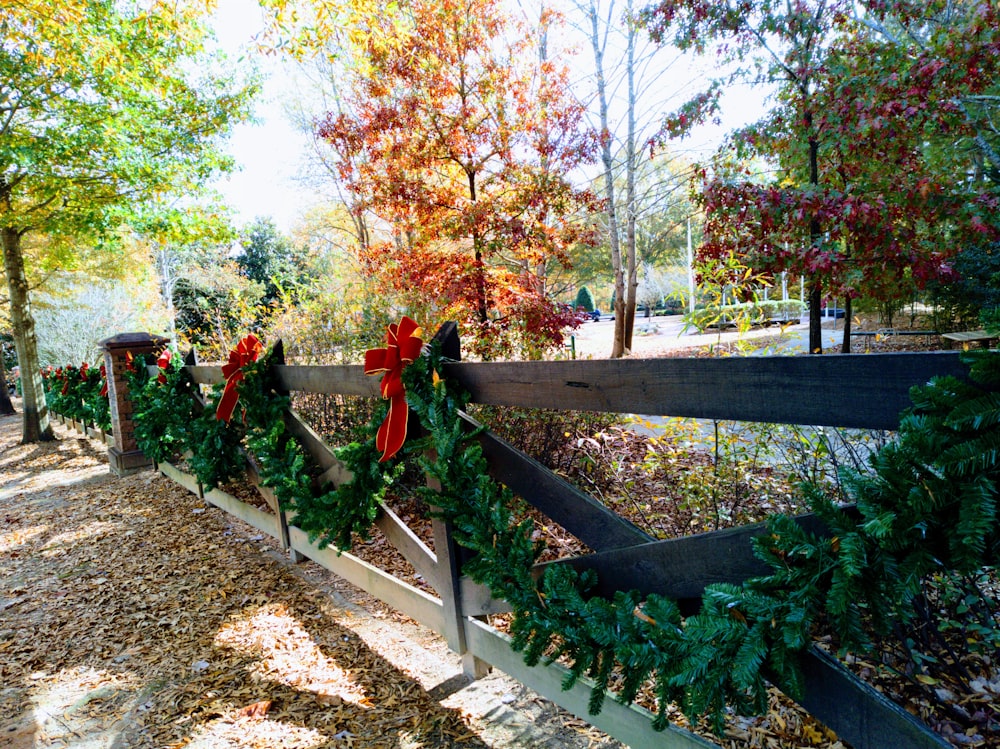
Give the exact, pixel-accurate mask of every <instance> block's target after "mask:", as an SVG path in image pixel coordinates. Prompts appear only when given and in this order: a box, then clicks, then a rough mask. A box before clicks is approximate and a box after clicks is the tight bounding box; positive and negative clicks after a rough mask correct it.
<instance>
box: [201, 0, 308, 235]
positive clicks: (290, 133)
mask: <svg viewBox="0 0 1000 749" xmlns="http://www.w3.org/2000/svg"><path fill="white" fill-rule="evenodd" d="M217 18H218V19H219V20H218V23H217V25H216V34H217V36H218V37H219V42H220V44H221V45H222V48H223V49H225V50H226V51H227V52H228V53H230V54H234V55H235V54H236V53H237V52H238V51H239V50H241V49H242V50H244V51H246V50H247V49H248V48H249V47H250V45H251V40H252V38H253V36H254V34H256V33H257V32H258V31H260V29H261V27H262V25H263V23H262V19H261V14H260V8H259V6H258V4H257V0H219V9H218V12H217ZM247 54H248V55H253V53H252V52H247ZM253 56H254V57H255V59H258V60H259V61H260V62H259V64H260V66H261V67H262V69H263V70H264V72H265V73H269V74H270V75H269V76H268V78H267V80H265V81H264V84H263V85H264V90H263V94H262V95H261V96H260V98H259V100H258V102H257V106H256V114H257V120H258V123H257V124H253V125H249V124H248V125H239V126H237V127H236V128H235V130H234V133H233V136H232V138H231V140H230V142H229V149H228V150H229V152H230V153H231V154H232V155H233V156H234V157H235V159H236V161H237V163H238V164H239V165H240V166H239V170H238V171H237V172H235V173H234V174H232V175H231V176H230V177H229V178H228V179H225V180H223V181H221V182H219V183H218V184H217V185H216V186H217V188H218V189H219V190H220V191H221V192H222V194H223V195H225V196H226V198H227V200H228V201H229V203H230V205H231V206H232V207H233V209H234V210H235V211H236V212H237V217H238V222H239V223H240V224H244V223H248V222H250V221H253V219H255V218H257V217H258V216H263V217H271V218H273V219H274V222H275V224H276V225H277V226H278V228H279V229H282V230H284V231H288V230H289V229H291V228H292V226H293V225H294V224H295V223H296V221H297V219H298V218H299V216H300V215H301V214H302V212H303V210H304V209H305V208H307V207H308V206H309V205H310V203H311V201H312V196H311V193H310V191H308V190H306V189H303V188H302V187H301V186H300V185H298V184H297V183H296V182H295V179H294V177H295V175H296V174H297V173H298V171H299V167H300V164H301V163H302V160H303V156H304V153H305V151H306V149H307V148H308V145H309V139H308V138H307V137H306V136H305V135H304V134H303V133H300V132H298V131H297V130H296V129H295V128H294V127H292V125H291V123H290V122H289V120H288V118H287V117H286V116H285V113H284V109H283V107H282V103H281V96H282V93H283V88H282V80H281V76H280V66H279V65H278V64H277V61H276V60H274V59H271V58H264V59H261V57H260V56H259V55H253Z"/></svg>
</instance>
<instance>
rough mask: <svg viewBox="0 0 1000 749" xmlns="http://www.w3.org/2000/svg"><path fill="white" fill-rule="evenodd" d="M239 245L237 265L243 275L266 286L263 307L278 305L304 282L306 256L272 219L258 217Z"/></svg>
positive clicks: (245, 231) (244, 229) (241, 236)
mask: <svg viewBox="0 0 1000 749" xmlns="http://www.w3.org/2000/svg"><path fill="white" fill-rule="evenodd" d="M239 242H240V248H241V250H242V251H241V252H240V253H239V254H237V255H236V264H237V265H238V266H239V268H240V273H241V274H242V275H243V276H245V277H246V278H248V279H250V280H251V281H254V282H256V283H258V284H260V285H261V286H263V288H264V295H263V297H262V298H261V304H262V305H266V306H273V305H275V304H276V303H277V302H278V299H279V297H281V295H282V294H287V293H290V292H291V291H292V289H293V288H294V287H295V286H296V284H297V283H298V282H299V280H300V279H301V278H302V264H303V258H302V253H301V252H298V251H297V250H296V248H295V245H294V244H293V243H292V241H291V240H290V239H289V238H288V237H286V236H284V235H282V234H281V233H280V232H279V231H278V227H276V226H275V225H274V221H273V220H271V219H269V218H261V217H258V218H257V219H255V220H254V221H253V222H252V223H250V224H249V225H247V226H246V227H244V228H243V231H241V232H240V237H239Z"/></svg>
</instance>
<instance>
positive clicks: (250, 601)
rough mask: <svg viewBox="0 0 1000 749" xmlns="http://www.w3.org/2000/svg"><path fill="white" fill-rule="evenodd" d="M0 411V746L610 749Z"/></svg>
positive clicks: (418, 634) (198, 508) (523, 692)
mask: <svg viewBox="0 0 1000 749" xmlns="http://www.w3.org/2000/svg"><path fill="white" fill-rule="evenodd" d="M57 432H58V433H59V435H60V438H61V439H60V440H59V441H58V442H52V443H44V444H39V445H21V444H19V439H20V418H19V417H4V418H3V419H0V747H7V748H9V749H22V748H23V749H27V748H28V747H70V746H72V747H84V746H85V747H88V748H89V747H95V748H96V747H101V748H104V747H107V748H111V747H119V748H122V749H124V748H128V749H133V748H134V749H140V748H142V747H150V748H152V747H157V748H159V749H162V748H164V747H170V748H173V747H184V746H186V747H203V748H212V749H215V748H216V747H226V748H229V747H232V748H233V749H244V748H246V749H249V748H250V747H262V748H263V747H268V748H270V747H296V748H299V749H313V748H314V747H315V748H319V747H494V746H496V747H500V746H504V747H506V746H531V747H544V746H549V747H615V746H619V745H618V744H617V743H616V742H613V741H612V740H610V739H608V738H607V737H606V736H604V735H602V734H600V733H599V732H597V731H595V730H594V729H592V728H591V727H590V726H589V725H588V724H586V723H585V722H584V721H581V720H578V719H576V718H573V717H572V716H570V715H569V714H567V713H565V712H563V711H561V710H559V709H557V708H555V707H554V706H553V705H552V704H551V703H548V702H546V701H544V700H541V699H540V698H539V697H537V695H535V694H533V693H531V692H530V691H529V690H527V689H525V688H524V687H522V686H520V685H518V684H517V683H515V682H513V681H512V680H510V679H508V678H507V677H505V676H503V675H501V674H492V675H490V676H489V677H487V678H486V679H483V680H480V681H478V682H474V683H471V684H470V683H468V681H467V680H466V679H465V678H464V677H463V676H462V674H461V666H460V663H459V661H458V658H457V657H455V656H454V655H453V654H451V653H450V652H449V651H448V650H447V648H446V646H445V645H444V643H443V641H442V640H440V638H437V637H436V636H434V635H431V634H429V633H428V632H427V631H426V630H423V629H422V628H419V627H416V626H415V625H413V624H411V623H408V622H407V621H405V620H403V619H402V618H400V617H396V616H393V615H391V614H389V613H388V612H386V611H385V610H384V608H380V607H378V606H371V607H370V608H362V606H361V605H359V604H362V605H366V604H368V603H370V601H366V600H365V597H364V596H363V594H361V593H360V592H359V591H357V590H356V589H354V588H351V587H350V586H349V585H347V584H346V583H343V582H342V581H339V580H338V579H336V578H335V577H334V576H332V575H330V574H329V573H325V572H323V571H322V570H320V569H319V568H318V567H316V566H315V565H313V564H312V563H306V564H302V565H297V566H293V565H291V564H290V563H289V562H288V561H287V560H285V559H284V558H283V556H282V555H281V554H280V552H279V550H278V549H277V548H276V547H275V546H274V545H273V543H272V542H271V540H270V539H269V538H266V537H261V536H260V535H258V534H257V533H256V531H255V530H254V529H252V528H250V527H249V526H245V525H243V524H241V523H240V522H239V521H237V520H234V519H232V518H229V517H227V516H225V515H224V514H223V513H221V512H220V511H219V510H217V509H215V508H212V507H209V506H206V505H205V504H204V503H203V502H202V501H200V500H199V499H198V498H197V497H195V496H193V495H191V494H189V493H188V492H186V491H185V490H183V489H181V488H180V487H177V486H175V485H173V484H172V483H171V482H169V481H167V480H166V479H164V478H162V477H160V476H158V475H157V474H154V473H153V472H151V471H147V472H143V473H140V474H137V475H133V476H130V477H128V478H124V479H118V478H115V477H112V476H110V475H109V474H108V468H107V459H106V453H105V449H104V448H103V447H102V446H100V445H99V444H98V443H96V442H92V441H90V440H87V439H81V438H78V437H77V436H76V435H75V434H74V433H71V432H69V431H68V430H66V429H64V428H62V427H59V428H57Z"/></svg>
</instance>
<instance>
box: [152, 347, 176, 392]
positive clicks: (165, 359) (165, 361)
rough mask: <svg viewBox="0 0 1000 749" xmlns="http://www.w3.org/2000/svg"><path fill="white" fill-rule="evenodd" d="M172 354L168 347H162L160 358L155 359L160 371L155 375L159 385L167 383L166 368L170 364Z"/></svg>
mask: <svg viewBox="0 0 1000 749" xmlns="http://www.w3.org/2000/svg"><path fill="white" fill-rule="evenodd" d="M172 357H173V354H171V353H170V349H164V351H163V353H162V354H160V358H159V359H157V360H156V366H158V367H159V368H160V373H159V374H158V375H157V376H156V381H157V382H158V383H160V384H161V385H166V384H167V368H168V367H169V366H170V359H171V358H172Z"/></svg>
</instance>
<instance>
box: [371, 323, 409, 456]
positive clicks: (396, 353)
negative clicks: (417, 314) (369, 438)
mask: <svg viewBox="0 0 1000 749" xmlns="http://www.w3.org/2000/svg"><path fill="white" fill-rule="evenodd" d="M420 333H421V330H420V326H419V325H417V323H416V322H414V321H413V320H412V319H410V318H409V317H406V316H404V317H403V318H402V319H401V320H400V321H399V324H398V325H397V324H395V323H393V324H392V325H390V326H389V330H388V333H386V336H385V342H386V347H385V348H374V349H369V350H368V351H366V352H365V374H369V375H372V374H380V373H383V374H382V385H381V387H380V390H381V393H382V397H383V398H387V399H388V400H389V413H388V414H387V415H386V417H385V421H383V422H382V425H381V426H380V427H379V429H378V433H377V434H376V435H375V447H377V448H378V449H379V450H381V451H382V457H381V458H379V463H384V462H385V461H387V460H389V459H390V458H391V457H392V456H393V455H395V454H396V453H397V452H399V449H400V448H401V447H402V446H403V443H404V442H405V441H406V422H407V420H408V418H409V413H410V408H409V406H407V405H406V390H405V388H404V387H403V379H402V373H403V368H404V367H406V365H408V364H411V363H412V362H414V361H415V360H416V358H417V357H418V356H420V350H421V348H423V345H424V342H423V340H421V338H420Z"/></svg>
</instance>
